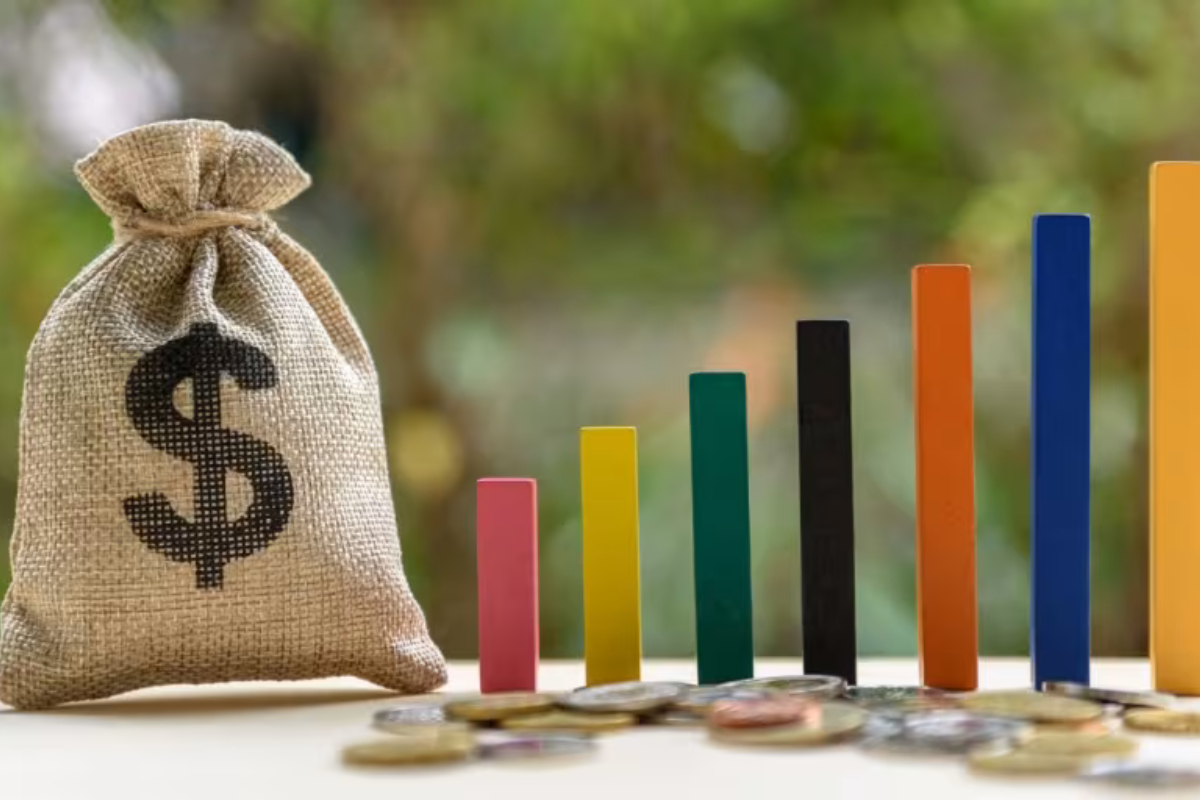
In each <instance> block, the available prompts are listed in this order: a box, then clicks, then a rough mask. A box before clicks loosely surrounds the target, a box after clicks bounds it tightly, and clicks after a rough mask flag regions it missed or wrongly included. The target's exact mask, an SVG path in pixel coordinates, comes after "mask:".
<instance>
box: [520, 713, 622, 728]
mask: <svg viewBox="0 0 1200 800" xmlns="http://www.w3.org/2000/svg"><path fill="white" fill-rule="evenodd" d="M636 724H637V717H635V716H634V715H633V714H626V713H624V712H619V711H612V712H607V711H606V712H601V713H596V714H584V713H581V712H578V711H547V712H546V713H544V714H529V715H527V716H521V717H513V718H511V719H506V720H501V722H500V727H502V728H504V729H505V730H513V731H572V732H576V733H604V732H606V731H616V730H620V729H622V728H629V727H631V726H633V725H636Z"/></svg>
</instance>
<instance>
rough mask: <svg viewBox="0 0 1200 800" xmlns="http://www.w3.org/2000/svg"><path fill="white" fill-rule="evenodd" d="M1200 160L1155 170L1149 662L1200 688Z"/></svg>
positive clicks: (1161, 684) (1177, 688)
mask: <svg viewBox="0 0 1200 800" xmlns="http://www.w3.org/2000/svg"><path fill="white" fill-rule="evenodd" d="M1198 214H1200V163H1195V162H1186V161H1182V162H1160V163H1157V164H1155V165H1154V168H1153V170H1152V171H1151V173H1150V666H1151V669H1152V671H1153V674H1154V687H1155V688H1156V689H1159V690H1161V691H1166V692H1174V693H1176V694H1190V695H1200V629H1197V627H1196V610H1197V608H1198V607H1200V580H1197V569H1198V568H1200V502H1197V497H1200V360H1198V358H1197V355H1198V353H1200V314H1198V313H1197V312H1198V310H1200V309H1198V307H1197V304H1196V299H1197V297H1200V269H1198V267H1200V226H1198V225H1197V224H1196V222H1197V220H1198V219H1200V217H1198V216H1197V215H1198Z"/></svg>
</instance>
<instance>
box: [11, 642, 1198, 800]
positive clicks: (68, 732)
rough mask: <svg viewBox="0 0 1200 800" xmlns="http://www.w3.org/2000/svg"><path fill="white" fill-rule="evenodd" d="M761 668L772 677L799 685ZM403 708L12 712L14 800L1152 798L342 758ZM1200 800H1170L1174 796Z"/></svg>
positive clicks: (910, 672)
mask: <svg viewBox="0 0 1200 800" xmlns="http://www.w3.org/2000/svg"><path fill="white" fill-rule="evenodd" d="M1092 670H1093V672H1092V678H1093V680H1092V682H1093V684H1094V685H1097V686H1104V687H1120V688H1130V689H1145V688H1148V687H1149V677H1150V675H1149V668H1148V665H1147V664H1146V662H1145V661H1096V662H1094V663H1093V667H1092ZM800 671H801V670H800V664H799V662H797V661H785V660H770V659H760V660H759V662H758V674H759V675H772V674H775V675H782V674H795V673H798V672H800ZM1028 676H1029V662H1028V661H1027V660H1024V659H988V660H986V661H985V662H984V663H983V665H982V668H981V688H1018V687H1020V688H1023V687H1025V686H1027V685H1028ZM643 678H645V679H647V680H654V679H658V680H685V681H695V678H696V674H695V666H694V664H692V663H690V662H665V661H663V662H653V661H652V662H647V663H646V665H645V666H644V668H643ZM916 679H917V669H916V664H915V662H913V661H911V660H871V661H864V662H862V663H861V664H860V667H859V681H860V683H862V684H884V683H893V684H894V683H901V684H911V683H915V682H916ZM540 680H541V685H540V687H539V688H542V689H570V688H574V687H575V686H578V685H581V684H582V683H583V666H582V664H581V663H580V662H550V663H546V664H543V666H542V670H541V675H540ZM477 687H478V671H477V668H476V665H475V664H471V663H457V664H452V665H451V670H450V683H449V685H448V686H447V689H446V690H447V691H474V690H476V689H477ZM391 699H393V696H392V695H389V694H388V693H386V692H384V691H381V690H379V689H377V688H375V687H373V686H371V685H370V684H366V683H363V682H361V681H357V680H353V679H343V678H338V679H330V680H324V681H309V682H303V683H294V684H283V683H266V684H254V683H239V684H226V685H220V686H206V687H191V686H173V687H164V688H157V689H147V690H143V691H140V692H134V693H131V694H128V695H124V696H122V697H119V698H114V699H111V700H106V701H101V702H95V703H86V704H78V705H74V706H69V707H64V708H62V709H58V710H55V711H50V712H41V713H18V712H15V711H12V710H9V709H7V708H3V707H0V709H2V710H0V798H2V800H41V799H42V798H54V799H55V800H66V799H68V798H69V799H70V800H103V799H105V798H121V799H122V800H131V799H135V798H154V799H155V800H192V798H195V799H196V800H201V799H203V800H216V799H217V798H220V800H237V799H238V798H254V799H255V800H274V798H283V799H286V800H304V799H305V798H322V799H323V800H343V798H348V799H349V798H353V799H357V798H364V800H366V799H368V798H390V799H392V800H397V799H398V800H441V799H442V798H468V797H471V798H493V797H502V798H506V797H514V798H515V797H521V798H541V797H547V798H556V800H586V798H606V800H614V799H616V800H634V798H643V797H645V798H653V797H664V798H673V799H675V798H678V800H684V798H688V799H689V800H690V798H728V799H729V800H744V799H745V798H756V797H779V798H804V799H805V800H807V799H808V798H820V799H821V800H834V799H835V798H848V799H849V798H853V800H862V798H873V797H883V798H901V797H919V798H929V799H930V800H933V799H934V798H956V800H957V799H958V798H977V797H978V798H1010V797H1014V796H1016V795H1014V793H1015V792H1019V793H1020V794H1019V796H1020V797H1021V798H1029V800H1037V799H1038V798H1054V799H1056V800H1057V799H1058V798H1062V799H1063V800H1065V799H1066V798H1082V797H1113V796H1118V797H1122V796H1123V797H1141V796H1145V794H1144V793H1141V792H1131V791H1129V790H1125V791H1121V790H1115V789H1109V788H1107V787H1098V786H1091V785H1085V784H1081V783H1077V782H1073V781H1070V780H1065V779H1054V780H1044V779H1015V780H1014V779H997V778H984V777H980V776H978V775H974V774H971V773H969V772H968V771H967V769H966V767H965V765H964V764H963V763H962V761H960V760H958V759H954V758H946V759H940V758H920V759H912V758H900V757H896V756H890V757H889V756H879V755H869V754H866V753H863V752H860V751H859V750H857V749H856V748H855V747H854V746H852V745H842V746H837V747H828V748H814V749H802V750H787V751H775V750H761V749H741V748H730V747H719V746H716V745H713V744H711V743H709V742H707V741H706V739H705V734H704V733H703V731H698V730H690V729H685V728H645V729H638V730H633V731H630V732H627V733H618V734H612V735H608V736H605V737H603V738H602V740H601V742H600V750H599V752H598V753H597V754H596V756H595V757H592V758H588V759H583V760H569V761H565V762H562V763H558V764H554V763H552V762H518V763H494V762H493V763H472V764H467V765H456V766H452V767H425V768H419V769H415V770H414V769H404V770H401V769H397V770H388V771H381V770H361V769H352V768H348V767H345V766H343V765H342V764H341V763H340V760H339V748H340V746H341V745H343V744H346V743H348V742H352V741H356V740H359V739H364V738H370V737H372V736H374V735H383V734H374V733H373V732H372V731H371V730H370V729H369V728H368V723H369V720H370V716H371V712H372V711H374V710H376V709H379V708H384V707H386V706H388V705H389V701H390V700H391ZM1140 738H1141V740H1142V751H1141V752H1142V758H1144V759H1147V760H1155V761H1171V762H1173V763H1179V762H1183V763H1188V764H1191V765H1194V766H1196V767H1200V738H1197V739H1186V738H1171V737H1161V736H1142V737H1140ZM1181 794H1183V795H1185V796H1195V794H1200V793H1190V792H1184V793H1180V792H1179V791H1175V792H1156V793H1155V795H1156V796H1158V795H1161V796H1180V795H1181Z"/></svg>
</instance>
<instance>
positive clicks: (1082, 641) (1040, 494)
mask: <svg viewBox="0 0 1200 800" xmlns="http://www.w3.org/2000/svg"><path fill="white" fill-rule="evenodd" d="M1091 364H1092V360H1091V218H1090V217H1088V216H1087V215H1086V214H1039V215H1037V216H1035V217H1034V218H1033V384H1032V395H1031V398H1030V406H1031V416H1032V438H1033V441H1032V447H1031V452H1032V455H1031V461H1032V465H1031V467H1032V469H1031V475H1030V480H1031V486H1030V491H1031V498H1030V500H1031V502H1030V505H1031V516H1032V520H1031V529H1030V538H1031V542H1030V558H1031V561H1032V569H1033V579H1032V592H1033V597H1032V604H1031V606H1032V614H1031V620H1030V655H1031V657H1032V670H1033V684H1034V688H1041V685H1042V683H1043V682H1044V681H1073V682H1077V683H1085V684H1086V683H1088V681H1089V679H1090V668H1089V666H1090V665H1089V659H1090V656H1091V598H1090V593H1091V576H1090V566H1091V564H1090V559H1091V547H1090V539H1091V487H1090V475H1089V471H1090V465H1091V442H1090V437H1091V372H1092V366H1091Z"/></svg>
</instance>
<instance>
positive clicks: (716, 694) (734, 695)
mask: <svg viewBox="0 0 1200 800" xmlns="http://www.w3.org/2000/svg"><path fill="white" fill-rule="evenodd" d="M779 694H782V693H781V692H776V691H772V690H771V689H739V688H737V687H736V686H692V687H690V688H688V689H686V690H684V692H683V694H682V695H680V696H679V698H678V699H676V700H675V702H674V703H673V704H672V705H673V707H674V708H677V709H680V710H682V711H691V712H693V713H696V714H703V713H705V712H707V711H708V710H709V708H711V707H712V704H713V703H715V702H717V701H718V700H763V699H766V698H768V697H775V696H777V695H779Z"/></svg>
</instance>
